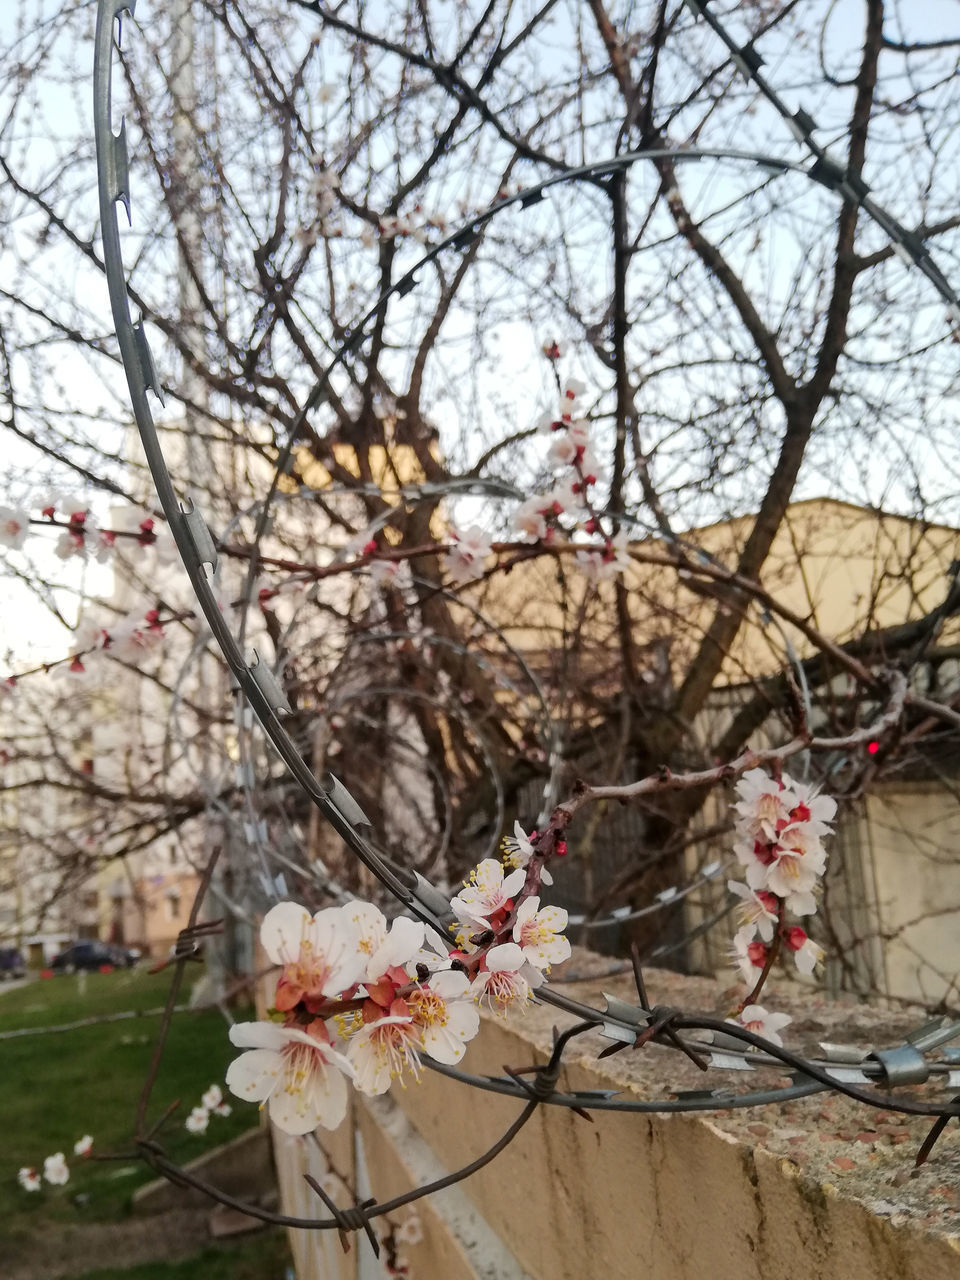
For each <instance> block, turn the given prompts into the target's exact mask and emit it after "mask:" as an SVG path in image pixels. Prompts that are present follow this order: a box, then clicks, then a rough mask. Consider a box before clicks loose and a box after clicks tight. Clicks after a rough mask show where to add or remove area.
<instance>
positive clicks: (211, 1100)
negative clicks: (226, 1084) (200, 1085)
mask: <svg viewBox="0 0 960 1280" xmlns="http://www.w3.org/2000/svg"><path fill="white" fill-rule="evenodd" d="M222 1101H223V1090H222V1089H221V1088H220V1086H219V1085H218V1084H212V1085H211V1086H210V1088H209V1089H207V1090H206V1092H205V1093H204V1094H203V1095H202V1097H201V1098H200V1102H201V1103H202V1105H203V1106H205V1107H206V1109H207V1110H208V1111H215V1110H216V1109H217V1107H219V1105H220V1103H221V1102H222Z"/></svg>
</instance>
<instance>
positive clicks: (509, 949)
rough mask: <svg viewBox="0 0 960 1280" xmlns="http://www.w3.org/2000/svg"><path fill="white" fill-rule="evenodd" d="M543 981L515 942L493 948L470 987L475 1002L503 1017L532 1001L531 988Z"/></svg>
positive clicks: (485, 957) (484, 959)
mask: <svg viewBox="0 0 960 1280" xmlns="http://www.w3.org/2000/svg"><path fill="white" fill-rule="evenodd" d="M542 981H543V979H542V977H541V975H540V973H539V971H538V970H536V969H535V968H534V967H533V966H532V965H531V964H529V963H528V962H527V959H526V957H525V956H524V954H523V952H522V951H521V949H520V948H519V947H518V946H517V944H516V943H515V942H504V943H501V945H500V946H498V947H491V948H490V950H489V951H488V952H487V954H486V956H484V958H483V961H482V963H481V966H480V969H479V971H478V973H477V976H476V977H475V978H474V980H473V983H472V984H471V990H472V992H473V997H474V999H475V1000H476V1001H477V1002H478V1004H481V1005H486V1007H487V1008H488V1009H490V1010H491V1011H492V1012H493V1013H496V1014H500V1015H503V1014H505V1013H506V1012H507V1010H508V1009H511V1008H513V1007H514V1006H515V1005H516V1006H519V1007H520V1008H522V1007H523V1006H524V1005H526V1003H527V1001H528V1000H529V999H530V991H531V988H532V987H536V986H539V985H540V984H541V983H542Z"/></svg>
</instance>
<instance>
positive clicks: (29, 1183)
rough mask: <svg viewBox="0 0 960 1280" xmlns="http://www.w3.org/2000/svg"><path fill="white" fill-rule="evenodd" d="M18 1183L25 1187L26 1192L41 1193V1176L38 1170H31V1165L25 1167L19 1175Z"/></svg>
mask: <svg viewBox="0 0 960 1280" xmlns="http://www.w3.org/2000/svg"><path fill="white" fill-rule="evenodd" d="M17 1181H18V1182H19V1183H20V1185H21V1187H23V1189H24V1191H39V1190H40V1186H41V1182H40V1175H39V1173H37V1171H36V1169H31V1168H30V1167H29V1165H25V1166H24V1167H23V1168H22V1169H21V1170H20V1171H19V1173H18V1174H17Z"/></svg>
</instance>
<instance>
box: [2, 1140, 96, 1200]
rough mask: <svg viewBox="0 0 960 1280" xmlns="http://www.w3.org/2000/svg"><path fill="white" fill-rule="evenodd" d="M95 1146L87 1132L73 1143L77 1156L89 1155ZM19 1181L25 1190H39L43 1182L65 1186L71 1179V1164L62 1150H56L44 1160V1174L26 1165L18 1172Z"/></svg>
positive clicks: (53, 1185)
mask: <svg viewBox="0 0 960 1280" xmlns="http://www.w3.org/2000/svg"><path fill="white" fill-rule="evenodd" d="M92 1148H93V1138H92V1137H91V1136H90V1134H89V1133H85V1134H84V1135H83V1137H82V1138H78V1139H77V1141H76V1142H75V1143H74V1144H73V1154H74V1155H75V1156H88V1155H89V1154H90V1152H91V1150H92ZM17 1181H18V1182H19V1183H20V1186H21V1187H22V1188H23V1190H24V1191H39V1190H40V1188H41V1186H42V1185H43V1182H48V1183H49V1184H50V1186H51V1187H64V1186H66V1184H67V1183H68V1182H69V1181H70V1166H69V1165H68V1164H67V1161H66V1157H65V1156H64V1154H63V1152H62V1151H55V1152H54V1153H53V1155H52V1156H47V1158H46V1159H45V1160H44V1162H43V1176H42V1177H41V1175H40V1174H39V1173H38V1172H37V1170H36V1169H34V1168H33V1167H32V1166H30V1165H24V1167H23V1168H22V1169H20V1170H19V1171H18V1173H17Z"/></svg>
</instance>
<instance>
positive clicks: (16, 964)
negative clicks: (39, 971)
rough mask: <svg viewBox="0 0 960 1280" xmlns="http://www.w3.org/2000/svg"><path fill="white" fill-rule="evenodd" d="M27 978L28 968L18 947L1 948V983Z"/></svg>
mask: <svg viewBox="0 0 960 1280" xmlns="http://www.w3.org/2000/svg"><path fill="white" fill-rule="evenodd" d="M26 976H27V966H26V964H25V963H24V959H23V956H22V955H21V954H20V952H19V951H18V950H17V948H16V947H0V982H11V981H13V980H14V979H16V978H25V977H26Z"/></svg>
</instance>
